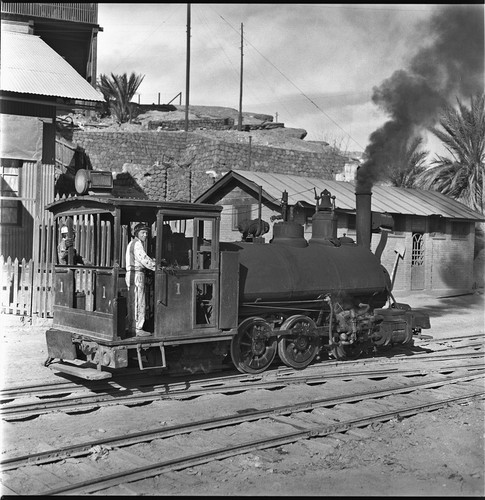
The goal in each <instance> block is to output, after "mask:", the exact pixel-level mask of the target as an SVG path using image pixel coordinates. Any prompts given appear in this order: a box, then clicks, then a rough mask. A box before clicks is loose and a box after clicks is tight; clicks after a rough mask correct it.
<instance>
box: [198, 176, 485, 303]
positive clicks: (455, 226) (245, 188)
mask: <svg viewBox="0 0 485 500" xmlns="http://www.w3.org/2000/svg"><path fill="white" fill-rule="evenodd" d="M325 189H326V190H328V191H330V193H331V195H332V196H335V212H336V214H337V216H338V234H337V236H338V237H341V236H344V235H346V236H348V237H351V238H353V239H354V240H355V239H356V231H355V218H356V216H355V214H356V210H355V208H356V201H355V185H354V184H353V183H351V182H342V181H331V180H322V179H316V178H311V177H301V176H296V175H283V174H272V173H263V172H253V171H244V170H232V171H230V172H228V173H227V174H226V175H224V176H223V177H222V178H221V179H219V180H218V181H217V182H215V183H214V185H213V186H212V187H211V188H209V189H208V190H207V191H206V192H204V193H203V194H202V195H201V196H199V197H198V198H197V199H196V200H195V201H196V202H202V203H214V204H220V205H222V206H223V207H224V210H223V212H222V220H221V241H235V240H240V239H241V233H240V232H239V231H238V229H237V226H238V224H240V223H241V222H242V221H244V220H246V219H249V220H253V219H256V218H258V216H259V213H261V218H262V219H263V220H265V221H266V222H268V223H269V224H270V230H269V232H268V233H267V234H265V235H264V238H265V240H266V242H269V241H270V240H271V238H272V224H273V223H274V222H277V220H278V216H280V213H281V207H282V197H283V192H284V191H286V192H287V194H288V207H289V212H290V218H291V219H292V220H294V221H296V222H299V223H301V224H303V225H304V228H305V237H306V238H307V239H309V238H311V232H312V216H313V214H314V213H315V195H320V193H321V192H322V191H323V190H325ZM371 199H372V212H373V214H374V213H385V214H389V215H391V216H392V218H393V221H394V227H393V230H392V232H390V233H389V234H388V237H387V244H386V247H385V249H384V251H383V253H382V256H381V262H382V264H383V265H384V266H385V267H386V269H387V270H388V271H389V273H390V274H391V275H395V278H394V279H395V283H394V290H395V291H396V292H400V293H401V294H403V293H404V294H406V293H409V292H415V291H422V292H426V293H434V294H441V293H450V292H453V293H462V292H468V291H470V290H472V289H474V288H475V287H477V283H478V281H479V277H477V276H476V275H474V271H473V256H474V241H475V238H474V236H475V223H476V222H481V221H484V220H485V219H484V217H483V216H482V215H481V214H479V213H477V212H475V211H473V210H471V209H470V208H468V207H466V206H465V205H463V204H461V203H459V202H457V201H455V200H453V199H451V198H449V197H447V196H445V195H443V194H440V193H437V192H434V191H423V190H417V189H408V188H396V187H390V186H374V187H373V190H372V198H371ZM259 200H261V208H260V203H259ZM379 240H380V235H379V234H373V235H372V239H371V249H372V250H373V251H375V250H376V248H377V245H378V243H379ZM482 286H483V285H482Z"/></svg>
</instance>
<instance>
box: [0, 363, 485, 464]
mask: <svg viewBox="0 0 485 500" xmlns="http://www.w3.org/2000/svg"><path fill="white" fill-rule="evenodd" d="M484 375H485V370H482V372H481V373H479V374H473V375H472V374H468V375H458V376H448V377H446V378H444V379H440V380H434V381H431V382H430V381H427V382H425V381H420V382H416V381H415V382H413V384H411V385H403V384H402V383H401V384H398V385H394V386H393V387H387V388H386V389H381V390H371V391H365V392H361V393H358V394H350V395H346V396H338V397H332V398H328V397H327V398H320V399H315V400H311V401H307V402H299V403H295V404H292V405H283V406H276V407H270V408H265V409H262V410H251V411H248V412H245V413H243V414H241V413H237V414H233V415H228V416H224V417H214V418H210V419H204V420H197V421H194V422H188V423H185V424H177V425H173V426H169V427H158V428H155V429H149V430H147V431H141V432H135V433H131V434H128V435H126V434H124V435H121V436H113V437H107V438H104V439H97V440H94V441H88V442H85V443H80V444H77V445H71V446H67V447H63V448H59V449H54V450H49V451H44V452H39V453H34V454H30V455H23V456H18V457H10V458H6V459H3V460H1V461H0V471H2V472H3V471H7V470H12V469H16V468H18V467H21V466H23V465H40V464H42V463H48V462H55V461H58V460H63V459H66V458H69V457H76V456H83V455H87V454H88V453H89V450H90V449H91V448H92V447H93V446H97V445H104V446H111V447H115V446H116V447H124V446H130V445H134V444H138V443H142V442H146V441H151V440H153V439H158V438H168V437H172V436H176V435H180V434H187V433H189V432H194V431H197V430H209V429H215V428H219V427H227V426H229V425H236V424H240V423H243V422H249V421H252V420H259V419H261V418H265V417H269V416H272V415H285V414H291V413H295V412H297V411H299V412H301V411H308V410H312V409H314V408H317V407H322V406H334V405H337V404H342V403H355V402H357V401H362V400H367V399H375V398H381V397H385V396H389V395H394V394H401V393H408V392H410V391H413V390H419V389H430V388H436V387H441V386H443V385H449V384H456V383H459V382H466V381H470V380H475V379H478V378H482V377H483V376H484ZM483 392H484V393H485V390H484V391H483Z"/></svg>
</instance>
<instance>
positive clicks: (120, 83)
mask: <svg viewBox="0 0 485 500" xmlns="http://www.w3.org/2000/svg"><path fill="white" fill-rule="evenodd" d="M144 78H145V75H143V76H142V75H135V73H132V74H131V75H130V77H129V78H128V76H127V74H126V73H124V74H123V75H114V74H113V73H111V77H108V76H106V75H100V77H99V82H98V89H99V90H100V91H101V93H102V94H103V96H104V98H105V100H106V103H107V105H108V109H109V110H110V112H111V113H112V115H114V116H115V118H116V120H117V121H118V122H119V123H125V122H130V123H131V119H132V114H133V106H132V104H131V102H130V101H131V100H132V99H133V96H134V95H135V93H136V91H137V90H138V87H139V86H140V85H141V82H142V81H143V79H144Z"/></svg>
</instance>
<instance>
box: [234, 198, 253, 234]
mask: <svg viewBox="0 0 485 500" xmlns="http://www.w3.org/2000/svg"><path fill="white" fill-rule="evenodd" d="M252 215H253V214H252V211H251V205H250V204H249V203H247V204H243V205H233V207H232V229H233V230H234V231H237V230H238V226H239V224H241V223H242V222H244V221H245V220H248V221H249V220H251V219H253V216H252Z"/></svg>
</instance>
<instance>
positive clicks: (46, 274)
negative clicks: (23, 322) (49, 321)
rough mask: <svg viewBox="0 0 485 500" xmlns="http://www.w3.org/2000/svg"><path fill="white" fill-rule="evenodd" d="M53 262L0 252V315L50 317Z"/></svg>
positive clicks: (52, 296)
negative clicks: (19, 258) (5, 256)
mask: <svg viewBox="0 0 485 500" xmlns="http://www.w3.org/2000/svg"><path fill="white" fill-rule="evenodd" d="M53 277H54V265H53V264H48V263H35V262H34V261H33V260H32V259H30V260H28V261H26V260H25V259H22V260H21V261H20V262H19V260H18V259H15V260H12V259H11V257H7V259H6V260H5V258H4V256H3V255H0V314H15V315H21V316H32V315H37V317H39V318H52V311H53V302H54V290H53Z"/></svg>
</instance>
